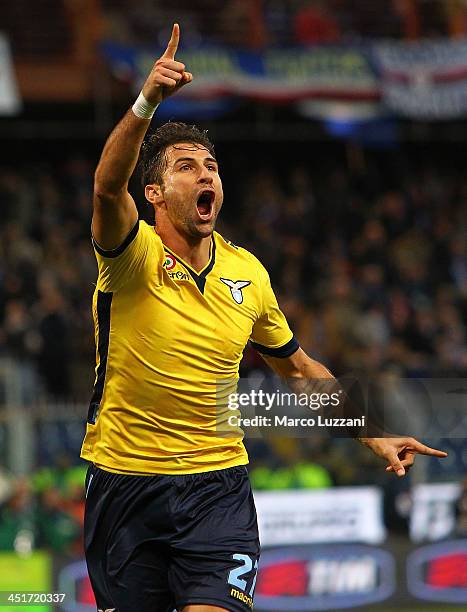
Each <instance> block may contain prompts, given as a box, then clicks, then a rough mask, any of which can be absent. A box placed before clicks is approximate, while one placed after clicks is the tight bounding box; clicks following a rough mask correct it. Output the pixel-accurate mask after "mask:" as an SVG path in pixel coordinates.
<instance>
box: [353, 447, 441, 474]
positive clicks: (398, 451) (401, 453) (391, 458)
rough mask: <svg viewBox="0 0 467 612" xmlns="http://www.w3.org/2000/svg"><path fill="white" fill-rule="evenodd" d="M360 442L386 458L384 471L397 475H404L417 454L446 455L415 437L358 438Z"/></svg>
mask: <svg viewBox="0 0 467 612" xmlns="http://www.w3.org/2000/svg"><path fill="white" fill-rule="evenodd" d="M360 442H361V443H362V444H364V445H365V446H368V448H370V449H371V450H372V451H373V452H374V453H375V454H376V455H378V456H379V457H382V458H383V459H386V461H387V462H388V464H389V465H388V466H387V467H386V472H395V473H396V474H397V475H398V476H405V474H406V472H407V471H408V470H409V469H410V468H411V467H412V465H413V464H414V461H415V455H417V454H419V455H431V456H433V457H440V458H443V457H447V456H448V454H447V453H445V452H444V451H440V450H437V449H436V448H430V447H429V446H426V445H425V444H422V443H421V442H419V441H418V440H415V438H360Z"/></svg>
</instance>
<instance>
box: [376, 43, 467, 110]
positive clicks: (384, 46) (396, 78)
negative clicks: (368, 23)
mask: <svg viewBox="0 0 467 612" xmlns="http://www.w3.org/2000/svg"><path fill="white" fill-rule="evenodd" d="M373 53H374V59H375V65H376V67H377V69H378V71H379V73H380V79H381V94H382V100H383V103H384V104H385V105H386V106H387V107H388V108H389V109H390V110H391V111H392V112H395V113H396V114H398V115H402V116H404V117H408V118H416V119H420V120H437V119H456V118H459V117H465V116H466V115H467V41H466V40H453V41H448V40H442V41H420V42H395V41H392V42H384V43H375V45H374V47H373Z"/></svg>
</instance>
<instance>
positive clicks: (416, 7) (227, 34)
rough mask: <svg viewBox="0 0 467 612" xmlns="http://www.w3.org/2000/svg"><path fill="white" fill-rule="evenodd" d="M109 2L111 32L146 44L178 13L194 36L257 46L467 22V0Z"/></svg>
mask: <svg viewBox="0 0 467 612" xmlns="http://www.w3.org/2000/svg"><path fill="white" fill-rule="evenodd" d="M103 6H104V7H105V14H106V19H105V22H104V24H103V26H104V29H105V30H106V33H107V36H108V37H110V38H112V39H114V40H115V39H117V40H120V41H121V42H130V43H131V42H135V41H138V43H139V44H141V42H146V43H148V44H150V43H154V41H155V40H157V39H158V35H159V33H160V32H163V31H165V28H166V27H167V23H172V22H173V21H182V22H183V23H187V24H189V37H190V38H189V43H190V44H196V43H197V42H198V41H200V40H203V41H205V42H206V41H208V42H211V43H220V44H227V45H233V46H242V47H246V48H255V49H258V48H261V47H263V46H265V45H279V46H280V45H290V44H303V45H308V44H321V43H335V42H338V41H341V42H342V41H355V40H356V39H357V40H358V39H359V38H367V37H392V38H407V39H417V38H420V37H436V36H448V35H452V36H457V35H462V34H465V28H466V26H467V12H466V11H467V7H466V5H465V3H464V2H462V0H459V1H457V0H454V1H449V2H445V1H444V2H443V1H442V0H373V1H372V2H367V1H365V0H352V1H349V0H230V1H229V2H218V1H217V0H199V1H198V2H196V3H194V2H189V1H188V0H185V1H182V2H177V4H176V7H167V6H164V5H163V4H161V3H156V2H153V1H152V0H146V1H145V2H142V3H137V4H134V3H132V2H128V1H127V0H118V1H117V2H114V1H113V0H108V1H104V5H103ZM383 14H384V16H385V18H384V19H381V15H383Z"/></svg>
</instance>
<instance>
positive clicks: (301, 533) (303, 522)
mask: <svg viewBox="0 0 467 612" xmlns="http://www.w3.org/2000/svg"><path fill="white" fill-rule="evenodd" d="M255 503H256V507H257V511H258V525H259V532H260V538H261V542H262V544H263V546H278V545H290V544H315V543H319V542H365V543H369V544H378V543H381V542H383V541H384V539H385V536H386V532H385V528H384V525H383V515H382V491H381V490H380V489H379V488H377V487H339V488H333V489H319V490H315V491H274V492H269V491H258V492H256V493H255Z"/></svg>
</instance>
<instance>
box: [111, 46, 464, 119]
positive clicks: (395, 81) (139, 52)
mask: <svg viewBox="0 0 467 612" xmlns="http://www.w3.org/2000/svg"><path fill="white" fill-rule="evenodd" d="M102 49H103V53H104V56H105V57H106V59H107V61H108V62H109V64H110V66H111V68H112V70H113V72H114V74H115V75H116V76H117V77H119V78H122V79H124V80H127V81H128V82H129V83H130V84H131V85H132V87H133V90H134V93H137V92H138V91H139V89H140V87H141V85H142V83H143V82H144V79H145V78H146V76H147V75H148V74H149V72H150V70H151V68H152V66H153V64H154V61H155V60H156V59H157V58H158V57H159V56H160V54H161V52H162V49H157V48H154V49H151V50H148V49H142V48H137V47H126V46H123V45H118V44H115V43H105V44H103V46H102ZM179 56H180V58H181V59H183V61H184V63H185V64H186V66H187V67H188V69H189V70H190V72H192V73H193V75H194V80H193V82H192V83H191V84H190V86H189V87H186V88H183V89H182V90H181V91H180V94H179V95H178V96H177V100H179V102H178V104H179V105H181V106H182V107H183V109H184V111H185V112H186V113H188V114H190V113H192V115H193V116H202V115H203V114H204V116H211V117H215V116H219V115H220V114H222V113H223V112H227V111H228V110H230V108H231V104H232V102H233V101H234V100H235V99H236V98H240V97H242V98H249V99H254V100H262V101H266V102H270V103H272V104H274V103H275V104H284V103H287V104H290V103H294V104H296V107H297V109H298V110H299V112H301V113H302V114H303V115H305V116H308V117H315V118H320V119H323V118H324V119H344V120H347V119H348V120H364V121H369V120H373V119H374V118H377V117H381V116H383V117H384V116H387V115H388V114H389V115H391V114H392V115H397V116H402V117H407V118H411V119H415V120H416V119H420V120H429V121H431V120H443V119H457V118H460V117H466V116H467V40H456V41H449V40H441V41H421V42H399V41H389V42H388V41H386V42H383V43H378V42H375V43H372V44H369V45H358V46H334V45H332V46H317V47H311V48H307V49H299V48H290V49H282V48H281V49H274V48H271V49H265V50H264V51H262V52H261V53H253V52H247V51H239V50H235V49H229V48H226V47H218V46H216V47H212V46H201V47H196V48H192V47H190V48H182V49H180V51H179ZM174 100H175V98H174ZM166 105H167V106H168V109H169V110H168V112H169V114H170V112H171V113H176V112H177V106H176V105H177V102H174V101H173V100H172V99H171V100H169V101H168V102H167V103H166ZM172 105H174V106H173V107H172Z"/></svg>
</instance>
